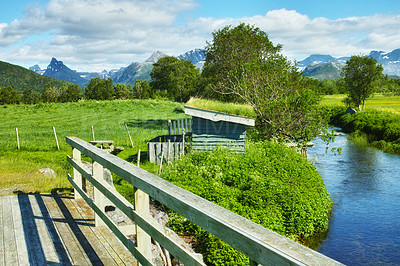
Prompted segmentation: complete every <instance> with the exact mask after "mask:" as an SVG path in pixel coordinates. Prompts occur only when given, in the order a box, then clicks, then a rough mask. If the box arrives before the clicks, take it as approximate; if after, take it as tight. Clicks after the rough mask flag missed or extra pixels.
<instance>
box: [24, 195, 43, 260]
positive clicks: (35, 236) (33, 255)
mask: <svg viewBox="0 0 400 266" xmlns="http://www.w3.org/2000/svg"><path fill="white" fill-rule="evenodd" d="M31 204H32V203H31V202H30V200H29V196H28V195H18V206H19V208H20V212H21V217H22V224H23V228H24V232H28V233H25V241H26V243H28V244H27V250H28V255H29V264H31V265H44V264H45V262H46V259H45V254H44V249H43V247H42V243H41V241H40V235H39V231H38V229H37V225H36V222H35V217H34V214H33V208H32V206H31Z"/></svg>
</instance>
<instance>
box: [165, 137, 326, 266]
mask: <svg viewBox="0 0 400 266" xmlns="http://www.w3.org/2000/svg"><path fill="white" fill-rule="evenodd" d="M161 177H163V178H164V179H166V180H168V181H170V182H172V183H174V184H176V185H178V186H180V187H182V188H184V189H186V190H189V191H191V192H193V193H195V194H197V195H199V196H201V197H203V198H205V199H207V200H210V201H212V202H214V203H216V204H218V205H220V206H222V207H224V208H226V209H229V210H231V211H233V212H235V213H237V214H239V215H241V216H243V217H245V218H248V219H250V220H252V221H254V222H256V223H258V224H260V225H262V226H264V227H266V228H269V229H271V230H273V231H275V232H278V233H279V234H281V235H284V236H287V237H290V238H292V239H294V240H301V239H302V238H303V237H306V236H310V235H312V234H315V233H317V232H323V231H326V230H327V229H328V221H329V213H330V210H331V199H330V197H329V195H328V192H327V191H326V188H325V185H324V182H323V181H322V179H321V177H320V175H319V173H318V172H317V171H316V170H315V168H314V167H313V166H312V165H310V164H309V163H308V162H307V160H306V159H304V158H303V157H302V156H301V155H300V154H297V153H296V152H294V151H293V150H291V149H289V148H286V147H283V146H280V145H279V144H276V143H272V142H256V143H249V144H248V146H247V149H246V154H236V153H232V152H230V151H228V150H226V149H222V148H218V149H215V150H214V151H212V152H204V153H191V154H189V155H187V156H186V157H184V158H183V159H182V160H180V161H177V162H175V163H174V164H172V165H170V166H168V167H167V168H166V169H165V170H164V172H163V173H162V175H161ZM173 217H174V218H172V221H171V222H170V226H171V227H172V228H173V229H175V230H177V231H178V232H180V233H183V234H193V235H195V237H196V240H197V243H198V249H199V250H200V251H202V253H203V255H204V258H205V260H206V261H207V263H210V264H221V263H222V264H223V263H224V262H225V263H228V262H229V261H230V258H236V261H235V263H239V262H246V261H247V258H245V257H243V255H242V254H240V253H238V252H236V251H233V250H232V249H231V247H229V246H227V245H226V244H223V243H222V242H221V241H220V240H218V239H216V238H215V237H213V236H211V235H210V234H208V233H206V232H205V231H203V230H202V229H199V228H197V227H196V226H193V225H189V222H188V221H187V220H186V219H183V218H182V217H180V216H176V215H174V216H173ZM179 217H180V218H179ZM187 228H189V229H187ZM193 228H194V229H193ZM242 257H243V258H242Z"/></svg>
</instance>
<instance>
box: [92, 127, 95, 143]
mask: <svg viewBox="0 0 400 266" xmlns="http://www.w3.org/2000/svg"><path fill="white" fill-rule="evenodd" d="M92 136H93V141H95V138H94V129H93V125H92Z"/></svg>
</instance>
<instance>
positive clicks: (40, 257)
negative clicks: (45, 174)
mask: <svg viewBox="0 0 400 266" xmlns="http://www.w3.org/2000/svg"><path fill="white" fill-rule="evenodd" d="M66 141H67V143H68V144H70V145H71V146H72V148H73V150H72V155H73V156H72V157H68V162H69V163H70V164H71V165H72V166H73V169H74V170H73V172H74V174H73V178H72V177H71V176H68V179H69V181H70V182H71V184H72V185H73V186H74V198H75V199H72V198H71V197H66V196H62V195H61V196H60V195H58V194H56V193H53V194H51V195H42V194H41V195H18V196H7V197H1V198H0V199H1V201H0V203H1V204H0V206H1V209H0V215H1V216H0V218H1V219H0V229H1V230H2V231H1V234H0V248H2V250H4V252H0V266H1V265H27V264H31V265H47V264H57V265H102V264H104V265H113V264H117V265H119V264H121V265H123V264H127V265H135V264H137V262H138V263H140V265H153V264H154V260H153V259H154V258H153V257H152V252H151V248H152V243H155V244H156V245H158V246H161V247H162V248H163V249H164V250H167V251H168V252H169V254H171V255H172V256H173V257H174V258H176V259H177V260H178V261H180V262H182V263H184V264H185V265H205V264H204V262H203V261H202V260H201V258H199V256H197V255H196V254H194V253H193V252H192V251H190V250H189V251H188V250H187V249H186V248H185V247H184V246H183V245H181V244H180V243H179V242H177V241H176V238H174V237H175V236H173V235H172V234H171V232H169V231H167V230H166V229H165V228H163V227H162V226H160V224H158V223H157V221H155V220H154V219H153V218H152V217H151V215H150V214H149V198H150V197H151V198H153V199H154V200H156V201H158V202H160V203H161V204H163V205H165V206H167V207H168V208H170V209H171V210H173V211H175V212H177V213H179V214H181V215H182V216H184V217H186V218H187V219H189V220H190V221H192V222H194V223H195V224H197V225H199V226H200V227H202V228H203V229H204V230H206V231H208V232H210V233H212V234H214V235H215V236H217V237H219V238H220V239H221V240H223V241H225V242H226V243H228V244H230V245H231V246H232V247H234V248H235V249H237V250H239V251H240V252H242V253H243V254H245V255H247V256H248V257H249V260H250V264H251V265H258V264H262V265H339V264H340V263H338V262H337V261H334V260H332V259H330V258H328V257H326V256H324V255H322V254H320V253H318V252H316V251H314V250H311V249H308V248H306V247H304V246H302V245H300V244H298V243H296V242H294V241H292V240H290V239H288V238H285V237H283V236H281V235H279V234H277V233H275V232H273V231H271V230H269V229H266V228H264V227H262V226H260V225H258V224H256V223H254V222H252V221H250V220H247V219H245V218H243V217H242V216H239V215H237V214H235V213H232V212H230V211H228V210H226V209H224V208H222V207H220V206H218V205H215V204H213V203H211V202H209V201H207V200H205V199H203V198H201V197H198V196H197V195H194V194H192V193H190V192H188V191H186V190H184V189H182V188H179V187H177V186H175V185H173V184H171V183H169V182H167V181H165V180H163V179H161V178H159V177H157V176H155V175H153V174H151V173H149V172H146V171H144V170H143V169H140V168H139V167H137V166H135V165H133V164H131V163H128V162H126V161H124V160H122V159H120V158H118V157H116V156H114V155H112V154H110V153H108V152H106V151H104V150H101V149H99V148H96V147H95V146H93V145H91V144H89V143H87V142H85V141H83V140H81V139H78V138H75V137H67V140H66ZM81 154H84V155H85V156H86V158H91V159H92V161H93V164H92V169H91V171H89V170H87V168H85V167H84V166H83V163H82V160H81ZM103 168H107V169H109V170H110V171H111V172H113V173H115V174H116V175H118V176H120V177H121V178H123V179H124V180H126V181H127V182H129V183H130V184H132V185H133V186H134V188H135V204H134V206H132V205H131V204H130V203H129V202H127V201H126V200H125V199H124V198H123V197H122V196H121V195H120V194H119V193H118V192H116V191H115V189H113V188H112V187H111V186H110V184H108V183H107V182H105V180H104V170H103ZM87 182H90V183H91V184H92V185H93V195H92V193H91V191H88V189H87V187H86V184H87ZM89 192H90V193H89ZM110 203H112V204H113V205H114V206H115V207H116V208H118V209H119V210H120V211H121V212H122V213H124V214H125V215H126V216H127V217H128V218H129V219H131V220H132V221H133V222H134V223H135V224H136V230H135V231H136V235H135V237H134V239H132V238H131V237H128V236H127V235H126V234H125V233H124V232H123V231H122V230H121V228H120V227H119V226H118V225H117V224H115V223H114V222H113V221H112V220H111V219H110V218H109V217H108V216H107V214H106V213H105V212H106V206H108V204H110ZM92 210H93V211H94V216H93V211H92ZM111 231H112V232H113V234H112V233H111ZM130 254H131V255H130ZM136 260H137V262H136Z"/></svg>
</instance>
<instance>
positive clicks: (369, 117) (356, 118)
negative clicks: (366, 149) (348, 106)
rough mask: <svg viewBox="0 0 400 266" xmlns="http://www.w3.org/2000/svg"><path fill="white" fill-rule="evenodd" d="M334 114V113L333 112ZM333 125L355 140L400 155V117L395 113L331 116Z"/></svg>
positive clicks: (370, 112) (369, 111) (359, 113)
mask: <svg viewBox="0 0 400 266" xmlns="http://www.w3.org/2000/svg"><path fill="white" fill-rule="evenodd" d="M331 112H334V111H331ZM331 123H333V124H334V125H335V126H339V127H341V128H342V129H343V131H345V132H347V133H352V134H353V135H355V138H360V136H363V138H364V139H365V141H368V143H369V144H370V145H372V146H373V147H375V148H378V149H381V150H383V151H385V152H389V153H394V154H400V116H399V115H397V114H394V113H390V112H385V111H377V110H367V111H362V112H358V113H356V114H354V115H350V114H344V112H342V113H338V114H337V115H335V116H331Z"/></svg>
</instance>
